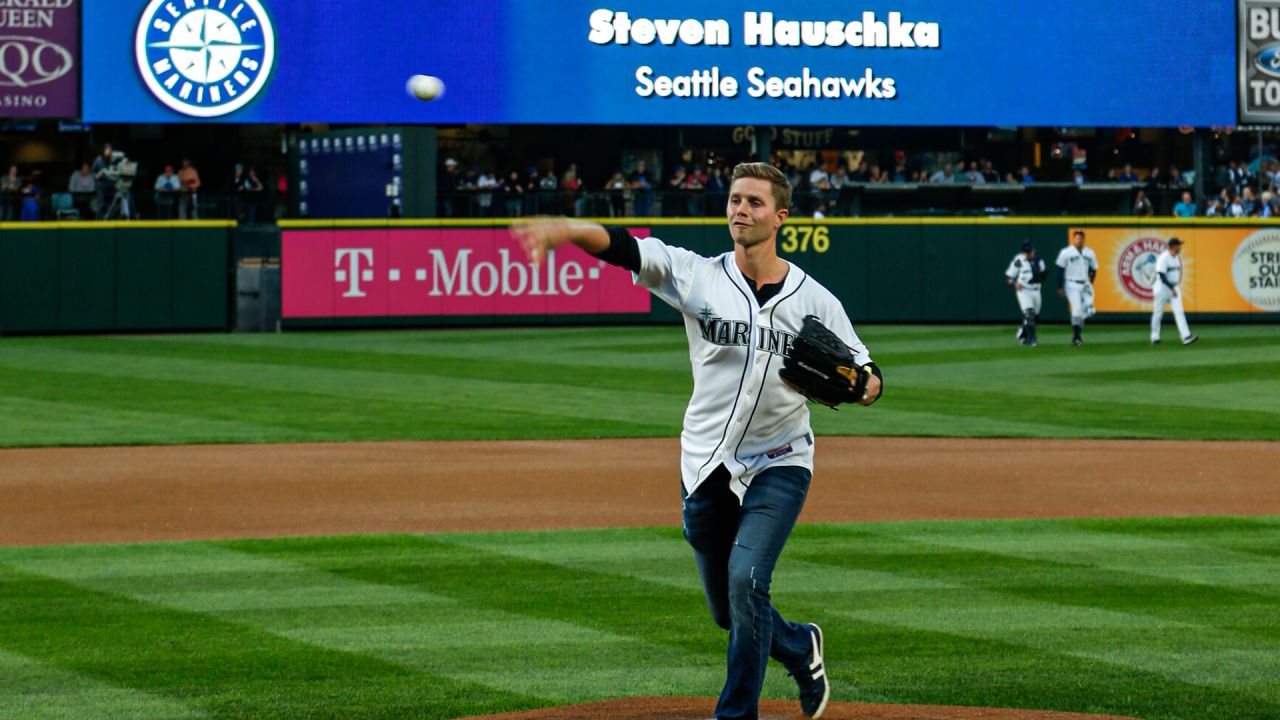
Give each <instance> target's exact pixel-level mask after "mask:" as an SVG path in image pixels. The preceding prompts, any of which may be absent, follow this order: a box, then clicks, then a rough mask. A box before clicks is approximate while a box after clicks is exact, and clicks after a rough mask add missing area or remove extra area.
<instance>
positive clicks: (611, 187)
mask: <svg viewBox="0 0 1280 720" xmlns="http://www.w3.org/2000/svg"><path fill="white" fill-rule="evenodd" d="M604 192H605V194H606V195H607V196H608V198H609V217H626V214H627V176H625V175H623V174H622V169H621V168H619V169H617V170H614V171H613V176H612V177H610V178H609V179H608V180H606V181H605V183H604Z"/></svg>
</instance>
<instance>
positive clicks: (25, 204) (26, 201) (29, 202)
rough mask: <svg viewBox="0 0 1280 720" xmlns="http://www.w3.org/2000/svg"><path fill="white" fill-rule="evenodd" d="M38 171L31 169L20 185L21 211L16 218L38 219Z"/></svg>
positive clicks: (27, 220)
mask: <svg viewBox="0 0 1280 720" xmlns="http://www.w3.org/2000/svg"><path fill="white" fill-rule="evenodd" d="M40 195H41V193H40V171H39V170H32V171H31V174H30V175H28V176H27V181H26V182H25V183H23V185H22V212H21V214H20V215H19V216H18V220H21V221H22V222H36V221H38V220H39V219H40Z"/></svg>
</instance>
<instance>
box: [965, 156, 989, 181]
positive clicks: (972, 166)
mask: <svg viewBox="0 0 1280 720" xmlns="http://www.w3.org/2000/svg"><path fill="white" fill-rule="evenodd" d="M964 181H965V182H967V183H969V184H970V185H982V184H984V183H986V182H987V179H986V178H985V177H983V176H982V171H981V170H979V169H978V161H977V160H970V161H969V169H968V170H967V171H965V174H964Z"/></svg>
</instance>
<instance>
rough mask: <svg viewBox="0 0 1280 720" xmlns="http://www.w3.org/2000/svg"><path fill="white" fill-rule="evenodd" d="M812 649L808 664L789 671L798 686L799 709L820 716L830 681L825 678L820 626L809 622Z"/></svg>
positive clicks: (806, 713) (824, 706) (829, 692)
mask: <svg viewBox="0 0 1280 720" xmlns="http://www.w3.org/2000/svg"><path fill="white" fill-rule="evenodd" d="M809 635H810V638H811V640H812V642H813V651H812V654H811V655H810V656H809V663H808V665H805V666H802V667H800V668H797V669H795V670H793V671H792V672H791V675H792V676H793V677H795V679H796V685H799V686H800V711H801V712H803V713H804V716H805V717H808V718H820V717H822V712H823V711H824V710H826V709H827V700H828V699H830V698H831V682H830V681H829V680H827V666H826V664H825V663H824V662H823V659H822V628H820V627H818V626H817V625H814V624H813V623H810V624H809Z"/></svg>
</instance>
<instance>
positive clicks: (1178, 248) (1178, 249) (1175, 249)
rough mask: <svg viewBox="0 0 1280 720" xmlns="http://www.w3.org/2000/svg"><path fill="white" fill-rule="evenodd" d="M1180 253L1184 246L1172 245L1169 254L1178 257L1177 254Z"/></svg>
mask: <svg viewBox="0 0 1280 720" xmlns="http://www.w3.org/2000/svg"><path fill="white" fill-rule="evenodd" d="M1180 252H1182V245H1181V244H1178V245H1170V246H1169V254H1170V255H1177V254H1178V253H1180Z"/></svg>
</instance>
